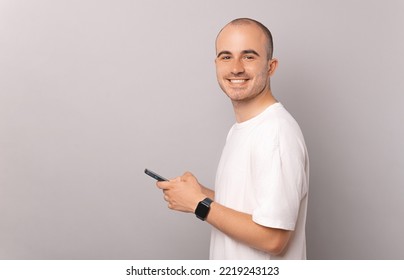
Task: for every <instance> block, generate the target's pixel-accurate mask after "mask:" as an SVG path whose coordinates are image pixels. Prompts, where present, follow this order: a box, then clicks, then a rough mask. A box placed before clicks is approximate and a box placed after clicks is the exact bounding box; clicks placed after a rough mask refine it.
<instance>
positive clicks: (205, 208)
mask: <svg viewBox="0 0 404 280" xmlns="http://www.w3.org/2000/svg"><path fill="white" fill-rule="evenodd" d="M212 202H213V200H212V199H210V198H209V197H207V198H205V199H204V200H202V201H200V202H199V203H198V206H197V207H196V209H195V215H196V216H197V217H198V218H199V219H201V220H202V221H205V220H206V217H207V216H208V214H209V211H210V204H211V203H212Z"/></svg>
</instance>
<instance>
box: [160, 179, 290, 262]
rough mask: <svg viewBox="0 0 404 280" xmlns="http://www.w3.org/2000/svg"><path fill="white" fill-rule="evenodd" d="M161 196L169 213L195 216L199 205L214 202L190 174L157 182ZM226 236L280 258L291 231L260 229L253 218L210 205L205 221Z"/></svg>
mask: <svg viewBox="0 0 404 280" xmlns="http://www.w3.org/2000/svg"><path fill="white" fill-rule="evenodd" d="M157 186H158V187H159V188H161V189H162V190H163V192H164V199H165V200H166V201H167V202H168V207H169V208H170V209H172V210H177V211H182V212H188V213H194V212H195V209H196V206H197V205H198V203H199V202H200V201H201V200H203V199H204V198H206V196H208V197H209V198H211V199H213V197H214V191H212V190H210V189H208V188H206V187H204V186H202V185H201V184H199V182H198V181H197V179H196V178H195V177H194V176H193V175H192V174H191V173H185V174H184V175H183V176H181V177H177V178H175V179H174V180H170V181H168V182H157ZM206 221H207V222H208V223H210V224H211V225H212V226H214V227H216V228H217V229H218V230H220V231H222V232H223V233H225V234H227V235H228V236H230V237H232V238H234V239H236V240H238V241H240V242H242V243H245V244H247V245H248V246H251V247H254V248H256V249H258V250H261V251H265V252H268V253H270V254H274V255H276V254H280V253H281V252H282V251H283V249H284V248H285V247H286V245H287V243H288V240H289V237H290V235H291V231H286V230H282V229H275V228H269V227H264V226H261V225H259V224H257V223H255V222H254V221H253V220H252V216H251V215H249V214H246V213H242V212H238V211H235V210H233V209H230V208H228V207H225V206H223V205H220V204H219V203H217V202H213V203H212V204H211V210H210V212H209V215H208V217H207V220H206Z"/></svg>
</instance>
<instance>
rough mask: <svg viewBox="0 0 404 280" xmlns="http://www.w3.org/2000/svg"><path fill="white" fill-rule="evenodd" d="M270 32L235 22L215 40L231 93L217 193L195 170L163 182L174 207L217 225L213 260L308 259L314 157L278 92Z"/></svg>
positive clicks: (220, 71)
mask: <svg viewBox="0 0 404 280" xmlns="http://www.w3.org/2000/svg"><path fill="white" fill-rule="evenodd" d="M272 49H273V47H272V36H271V33H270V32H269V30H268V29H267V28H266V27H265V26H263V25H262V24H261V23H259V22H257V21H255V20H252V19H245V18H243V19H236V20H233V21H232V22H230V23H229V24H227V25H226V26H225V27H224V28H223V29H222V30H221V31H220V33H219V35H218V36H217V39H216V55H217V56H216V61H215V62H216V72H217V80H218V82H219V85H220V87H221V88H222V90H223V91H224V92H225V93H226V95H227V96H228V97H229V98H230V100H231V102H232V104H233V108H234V112H235V116H236V121H237V122H236V123H235V124H234V125H233V127H232V128H231V129H230V131H229V134H228V136H227V140H226V144H225V147H224V149H223V153H222V157H221V160H220V163H219V167H218V170H217V175H216V183H215V191H213V190H211V189H208V188H206V187H204V186H202V185H201V184H200V183H199V182H198V181H197V179H196V178H195V177H194V176H193V175H192V174H191V173H189V172H187V173H185V174H184V175H183V176H181V177H177V178H175V179H173V180H170V181H166V182H158V183H157V186H158V187H159V188H161V189H162V190H163V192H164V199H165V200H166V201H167V202H168V207H169V208H170V209H173V210H177V211H183V212H189V213H195V214H196V215H197V217H198V218H200V219H202V220H206V221H207V222H208V223H209V224H211V225H212V226H213V229H212V236H211V248H210V249H211V250H210V258H211V259H305V258H306V240H305V223H306V210H307V195H308V179H309V162H308V155H307V149H306V146H305V142H304V138H303V135H302V133H301V131H300V128H299V126H298V124H297V123H296V121H295V120H294V119H293V117H292V116H291V115H290V114H289V113H288V112H287V111H286V110H285V108H284V107H283V106H282V105H281V104H280V103H279V102H277V100H276V99H275V98H274V97H273V95H272V92H271V88H270V79H269V78H270V77H271V76H272V75H273V74H274V72H275V70H276V67H277V65H278V61H277V60H276V59H273V58H272Z"/></svg>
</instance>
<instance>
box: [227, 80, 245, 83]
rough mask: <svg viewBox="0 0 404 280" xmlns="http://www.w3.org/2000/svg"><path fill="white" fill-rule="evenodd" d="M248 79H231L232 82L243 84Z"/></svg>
mask: <svg viewBox="0 0 404 280" xmlns="http://www.w3.org/2000/svg"><path fill="white" fill-rule="evenodd" d="M245 81H246V80H230V82H231V83H234V84H241V83H244V82H245Z"/></svg>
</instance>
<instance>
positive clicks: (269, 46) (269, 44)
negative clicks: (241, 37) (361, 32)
mask: <svg viewBox="0 0 404 280" xmlns="http://www.w3.org/2000/svg"><path fill="white" fill-rule="evenodd" d="M243 25H255V26H257V27H258V28H259V29H260V30H261V31H262V33H263V34H264V36H265V38H266V40H265V49H266V53H267V59H268V60H270V59H272V55H273V48H274V47H273V41H272V34H271V31H269V29H268V28H267V27H266V26H265V25H263V24H262V23H260V22H259V21H256V20H254V19H250V18H237V19H234V20H232V21H231V22H229V23H228V24H226V25H225V26H224V27H223V28H222V29H221V30H220V32H219V34H218V35H217V37H216V43H217V38H218V37H219V36H220V33H222V31H223V30H224V29H225V28H226V27H228V26H243Z"/></svg>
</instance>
